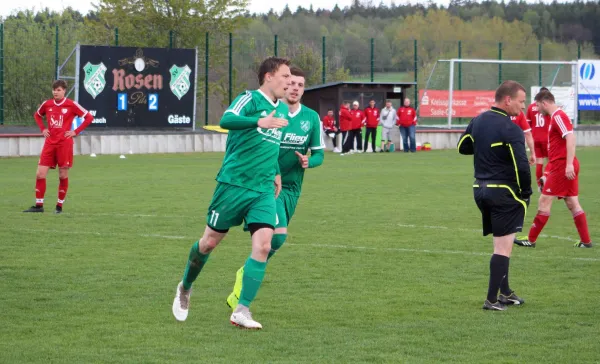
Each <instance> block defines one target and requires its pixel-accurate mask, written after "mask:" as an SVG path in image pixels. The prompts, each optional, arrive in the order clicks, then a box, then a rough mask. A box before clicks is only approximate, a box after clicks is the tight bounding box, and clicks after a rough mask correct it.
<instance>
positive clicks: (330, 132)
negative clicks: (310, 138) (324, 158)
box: [321, 109, 340, 153]
mask: <svg viewBox="0 0 600 364" xmlns="http://www.w3.org/2000/svg"><path fill="white" fill-rule="evenodd" d="M321 122H322V123H323V131H325V135H327V136H328V137H330V138H331V141H332V142H333V151H334V152H336V153H339V152H340V150H339V149H338V147H337V136H338V134H339V131H338V128H337V126H336V125H335V117H334V116H333V109H329V110H327V115H325V116H323V118H322V119H321Z"/></svg>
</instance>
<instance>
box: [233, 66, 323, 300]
mask: <svg viewBox="0 0 600 364" xmlns="http://www.w3.org/2000/svg"><path fill="white" fill-rule="evenodd" d="M291 72H292V83H291V85H290V87H288V89H287V91H286V93H285V102H286V104H287V105H288V107H289V115H288V120H289V124H288V126H287V127H286V128H284V129H283V137H282V138H281V146H280V149H279V169H280V170H281V183H282V190H281V193H280V194H279V197H277V201H276V203H277V225H276V226H275V233H274V234H273V239H272V240H271V251H270V252H269V255H268V257H267V260H269V259H270V258H271V257H272V256H273V254H275V252H277V250H278V249H279V248H281V246H282V245H283V243H284V242H285V239H286V237H287V227H288V224H289V223H290V220H291V219H292V216H293V215H294V212H295V211H296V206H297V204H298V199H299V198H300V192H301V190H302V181H303V179H304V171H305V170H306V169H307V168H315V167H318V166H320V165H321V164H322V163H323V157H324V153H323V151H324V150H325V141H324V140H323V126H322V125H321V119H320V118H319V114H317V113H316V112H315V111H314V110H312V109H309V108H308V107H306V106H304V105H302V104H301V103H300V99H301V98H302V95H303V94H304V82H305V81H304V80H305V78H304V73H303V72H302V70H300V69H299V68H297V67H292V68H291ZM309 149H310V151H311V155H310V157H308V156H307V155H306V153H307V152H308V150H309ZM246 267H247V265H244V266H242V267H241V268H240V269H239V270H238V271H237V274H236V279H235V284H234V287H233V292H231V294H230V295H229V297H227V304H228V305H229V307H231V308H232V309H234V308H235V307H237V306H238V300H239V301H241V300H240V299H239V297H243V293H244V290H245V285H246V281H245V280H244V279H243V277H244V276H245V274H246V269H247V268H246Z"/></svg>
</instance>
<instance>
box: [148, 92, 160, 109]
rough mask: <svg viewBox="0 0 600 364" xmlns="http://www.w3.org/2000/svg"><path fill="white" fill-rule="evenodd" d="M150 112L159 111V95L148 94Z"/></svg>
mask: <svg viewBox="0 0 600 364" xmlns="http://www.w3.org/2000/svg"><path fill="white" fill-rule="evenodd" d="M148 111H158V94H148Z"/></svg>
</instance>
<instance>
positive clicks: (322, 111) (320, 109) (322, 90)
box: [302, 82, 415, 126]
mask: <svg viewBox="0 0 600 364" xmlns="http://www.w3.org/2000/svg"><path fill="white" fill-rule="evenodd" d="M413 86H415V83H414V82H330V83H324V84H322V85H316V86H312V87H307V88H306V89H305V90H304V96H303V97H302V103H303V104H304V105H306V106H308V107H310V108H311V109H313V110H315V111H316V112H317V113H319V116H321V117H323V116H324V115H326V114H327V110H328V109H333V110H334V115H335V118H336V124H338V126H339V120H338V116H339V115H338V111H339V109H340V105H341V104H342V102H343V101H344V100H348V101H350V103H352V102H353V101H358V102H359V103H360V109H363V110H364V108H365V107H367V106H368V105H369V101H370V100H371V99H374V100H375V102H376V104H375V106H376V107H377V108H379V109H381V108H383V107H385V100H386V99H390V100H392V103H393V105H394V108H396V109H397V108H398V107H399V106H400V105H402V103H403V102H404V99H405V98H406V97H408V98H411V97H410V96H411V93H409V92H408V89H409V88H411V87H413ZM411 104H412V105H414V100H412V101H411Z"/></svg>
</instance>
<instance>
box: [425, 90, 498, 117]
mask: <svg viewBox="0 0 600 364" xmlns="http://www.w3.org/2000/svg"><path fill="white" fill-rule="evenodd" d="M449 94H450V93H449V92H448V91H442V90H421V91H420V92H419V100H420V102H419V116H420V117H422V118H441V117H448V99H449ZM494 95H495V91H457V90H455V91H453V92H452V116H453V117H457V118H472V117H475V116H477V115H479V114H481V113H482V112H484V111H487V110H489V109H490V108H491V107H492V105H493V103H494Z"/></svg>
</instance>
